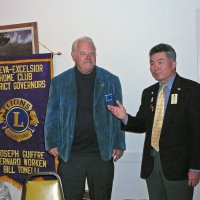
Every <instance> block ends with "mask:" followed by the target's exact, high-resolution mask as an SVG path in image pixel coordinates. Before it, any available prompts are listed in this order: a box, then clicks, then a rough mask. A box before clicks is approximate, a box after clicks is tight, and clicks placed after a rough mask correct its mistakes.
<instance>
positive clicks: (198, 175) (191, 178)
mask: <svg viewBox="0 0 200 200" xmlns="http://www.w3.org/2000/svg"><path fill="white" fill-rule="evenodd" d="M199 180H200V172H194V171H191V170H190V171H189V172H188V185H189V186H192V187H195V186H196V185H197V184H198V183H199Z"/></svg>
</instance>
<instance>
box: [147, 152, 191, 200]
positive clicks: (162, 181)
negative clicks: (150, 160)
mask: <svg viewBox="0 0 200 200" xmlns="http://www.w3.org/2000/svg"><path fill="white" fill-rule="evenodd" d="M172 170H173V169H172ZM146 182H147V188H148V192H149V198H150V200H192V197H193V187H190V186H188V180H183V181H169V180H167V179H166V178H165V176H164V174H163V171H162V166H161V162H160V154H159V153H155V155H154V169H153V171H152V174H151V175H150V177H149V178H147V180H146Z"/></svg>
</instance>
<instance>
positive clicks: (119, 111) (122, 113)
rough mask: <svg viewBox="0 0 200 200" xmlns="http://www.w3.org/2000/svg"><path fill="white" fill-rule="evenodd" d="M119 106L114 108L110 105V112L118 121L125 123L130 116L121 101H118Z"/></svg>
mask: <svg viewBox="0 0 200 200" xmlns="http://www.w3.org/2000/svg"><path fill="white" fill-rule="evenodd" d="M116 103H117V106H113V105H108V106H107V108H108V110H109V111H110V112H111V113H112V114H113V115H114V116H115V117H117V118H118V119H120V120H122V121H124V120H126V119H128V115H127V113H126V109H125V108H124V106H123V105H122V104H121V102H120V101H118V100H117V101H116Z"/></svg>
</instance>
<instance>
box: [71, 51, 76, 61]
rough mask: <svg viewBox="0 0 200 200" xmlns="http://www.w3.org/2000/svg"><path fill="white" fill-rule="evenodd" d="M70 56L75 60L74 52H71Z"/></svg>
mask: <svg viewBox="0 0 200 200" xmlns="http://www.w3.org/2000/svg"><path fill="white" fill-rule="evenodd" d="M71 56H72V59H73V61H75V54H74V52H72V53H71Z"/></svg>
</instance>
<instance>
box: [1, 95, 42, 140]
mask: <svg viewBox="0 0 200 200" xmlns="http://www.w3.org/2000/svg"><path fill="white" fill-rule="evenodd" d="M38 124H39V120H38V118H37V115H36V112H35V110H33V106H32V104H31V103H30V102H29V101H27V100H25V99H22V98H14V99H10V100H8V101H7V102H6V103H5V104H4V105H3V107H2V108H1V109H0V126H1V128H2V130H3V132H4V133H5V134H6V135H7V136H8V137H9V138H11V139H13V140H16V141H17V142H21V141H24V140H27V139H29V138H30V137H31V136H32V133H33V132H34V131H35V128H36V126H37V125H38Z"/></svg>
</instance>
